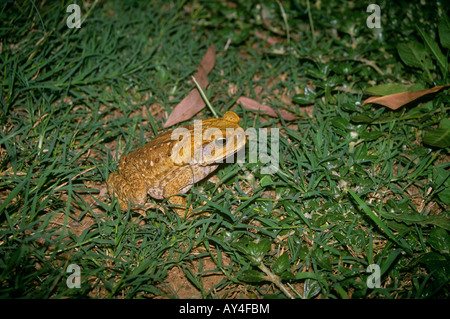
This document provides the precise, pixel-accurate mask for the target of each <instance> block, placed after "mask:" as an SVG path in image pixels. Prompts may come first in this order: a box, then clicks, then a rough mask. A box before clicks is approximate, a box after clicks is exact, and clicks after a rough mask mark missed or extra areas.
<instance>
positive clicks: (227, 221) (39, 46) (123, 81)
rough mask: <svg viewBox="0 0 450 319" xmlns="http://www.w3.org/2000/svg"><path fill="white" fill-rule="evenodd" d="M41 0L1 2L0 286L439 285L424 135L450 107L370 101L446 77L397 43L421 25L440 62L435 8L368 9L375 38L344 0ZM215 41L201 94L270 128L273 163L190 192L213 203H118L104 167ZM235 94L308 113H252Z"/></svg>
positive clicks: (303, 288)
mask: <svg viewBox="0 0 450 319" xmlns="http://www.w3.org/2000/svg"><path fill="white" fill-rule="evenodd" d="M34 3H35V6H33V5H32V2H30V1H23V2H14V3H2V4H0V15H1V21H2V23H1V25H0V34H1V36H0V39H2V40H1V54H0V59H1V63H0V65H1V70H0V80H1V86H0V90H1V101H0V102H1V106H0V110H1V119H0V121H1V130H0V146H1V154H0V155H1V157H0V172H1V175H0V178H1V179H0V296H1V297H2V298H7V297H9V298H19V297H31V298H62V297H70V298H78V297H79V298H85V297H93V298H142V297H144V298H145V297H150V298H154V297H165V298H174V297H185V296H189V297H196V298H239V297H244V298H290V297H293V298H343V299H345V298H448V295H449V285H448V282H449V275H450V269H449V266H448V265H449V258H450V255H449V247H450V236H449V233H448V232H449V230H450V226H449V209H448V208H449V195H448V193H449V191H450V187H449V185H450V182H449V178H448V176H449V173H448V168H449V157H448V150H449V148H448V147H433V148H430V147H429V146H428V145H425V144H424V143H422V138H423V137H424V135H425V134H426V133H427V132H429V131H431V130H433V129H435V128H437V127H438V125H439V123H441V122H442V119H447V118H448V117H449V116H448V111H449V108H448V105H449V102H450V98H449V95H448V92H445V91H443V92H440V93H438V94H436V95H434V96H432V97H429V98H428V99H425V100H422V101H419V102H416V103H413V104H412V105H409V106H407V107H406V108H401V109H399V110H398V111H395V112H394V111H389V110H388V109H387V108H384V107H381V106H376V105H366V106H363V105H362V101H364V99H365V97H366V96H365V95H364V92H365V90H366V89H367V88H370V87H372V86H375V85H379V84H389V83H393V84H397V85H398V84H402V85H404V86H413V85H414V86H415V88H417V89H421V88H428V87H432V86H436V85H444V84H448V83H449V76H448V72H445V66H447V68H448V62H447V65H446V64H445V62H446V61H445V60H442V55H440V54H438V53H436V51H435V49H436V47H435V46H433V45H431V46H430V47H431V48H432V49H433V50H427V51H424V52H426V59H427V62H426V63H425V62H423V63H422V64H423V67H424V68H426V71H427V72H424V70H422V69H421V67H422V64H420V65H419V67H411V66H408V65H406V64H405V61H402V59H401V57H400V56H399V54H398V52H397V45H398V44H399V43H409V42H411V41H417V42H419V43H421V44H422V46H423V48H424V50H426V49H425V48H427V46H426V45H427V43H429V42H430V39H431V41H435V42H436V43H438V44H439V49H440V50H441V51H442V52H443V56H444V57H445V58H446V59H447V60H448V56H449V52H450V51H449V49H448V48H446V47H445V46H442V43H441V42H440V41H439V38H438V24H439V23H443V22H441V21H445V20H443V19H444V17H449V15H448V9H447V8H444V7H443V6H442V5H441V6H438V5H436V4H431V3H427V4H425V5H424V6H420V5H419V4H412V3H409V2H406V1H404V2H400V3H397V4H395V5H394V4H390V5H387V4H385V3H380V7H381V13H382V26H383V31H382V36H379V34H378V33H377V32H376V31H374V30H371V29H368V28H367V27H366V24H365V21H366V18H367V16H368V15H369V13H367V12H366V4H364V5H359V4H356V3H353V6H354V7H349V6H348V5H347V2H345V1H344V2H342V3H336V2H333V1H321V2H314V1H292V2H289V3H288V2H286V3H285V2H284V1H283V2H280V3H277V2H275V1H274V2H273V3H269V4H264V3H263V2H258V1H243V2H242V1H239V2H236V4H235V5H234V6H232V5H226V4H225V2H223V3H219V2H209V1H208V2H197V1H195V2H192V3H188V2H164V4H161V3H159V2H152V3H149V4H141V2H139V1H122V2H121V1H98V2H94V1H92V2H88V1H83V2H81V4H80V5H81V12H82V17H83V16H84V15H85V14H86V13H87V12H88V11H89V15H88V16H87V18H86V21H84V23H83V24H82V26H81V28H80V29H69V28H68V27H67V25H66V19H67V17H68V15H69V14H68V13H66V8H67V6H68V5H69V4H70V3H71V2H70V1H67V2H64V1H62V2H60V3H57V2H51V4H50V3H47V2H46V3H45V4H44V5H41V2H39V1H35V2H34ZM94 3H95V6H93V7H92V5H93V4H94ZM281 3H283V4H282V5H281ZM319 3H320V5H319ZM280 5H281V7H280ZM446 10H447V11H446ZM262 11H263V13H262ZM282 12H285V14H286V15H285V16H283V14H282ZM217 26H220V28H217ZM311 30H314V32H312V31H311ZM418 30H420V31H418ZM257 31H258V32H259V33H261V34H263V33H265V34H266V35H267V36H271V37H274V39H276V40H277V41H278V42H277V43H276V44H275V45H273V46H270V45H268V44H267V43H266V41H265V40H264V39H261V38H260V37H258V36H256V32H257ZM424 33H425V34H427V35H429V37H425V39H424V38H423V34H424ZM430 37H431V38H430ZM229 39H231V43H229V45H228V47H227V50H224V48H225V47H226V45H227V41H228V40H229ZM211 43H214V45H215V46H216V49H217V56H216V65H215V67H214V69H213V70H212V72H211V73H210V75H209V77H208V78H209V81H210V86H209V87H208V89H207V90H206V91H205V93H206V95H207V97H208V99H209V100H210V101H211V103H212V105H213V107H214V108H215V110H216V111H217V112H218V113H220V114H223V113H224V112H225V111H226V110H228V109H232V110H234V111H236V112H237V113H238V114H239V115H240V116H241V118H242V121H241V124H242V126H243V127H244V128H245V129H246V128H256V129H259V128H279V129H280V163H279V166H280V169H279V170H278V171H277V172H276V173H274V174H272V175H267V174H265V175H264V174H261V168H262V167H263V166H264V164H263V163H261V162H258V163H249V161H248V158H247V161H246V162H245V163H244V164H243V165H242V166H239V165H237V164H229V165H223V166H222V167H221V168H220V170H219V171H218V172H217V175H218V177H219V178H221V179H222V181H223V184H222V185H221V186H216V185H214V184H212V183H208V182H205V183H200V184H198V185H196V186H195V187H194V188H193V189H192V190H191V191H190V192H189V194H188V195H187V196H188V200H190V201H191V202H192V203H193V205H194V207H200V206H201V204H203V203H204V206H202V208H201V210H204V211H207V212H209V213H211V214H210V215H207V216H201V217H198V218H194V219H191V220H188V221H183V220H180V219H179V218H178V216H177V215H176V214H174V213H173V212H172V211H170V210H168V209H166V214H161V213H160V212H159V211H155V210H151V211H149V212H148V216H147V217H146V218H143V217H141V216H140V215H138V214H136V213H133V212H127V213H125V214H124V213H121V212H120V211H119V209H118V205H117V203H116V202H115V201H113V202H112V203H111V200H110V198H109V196H108V195H107V194H106V189H105V181H106V179H107V177H108V174H109V173H110V172H112V171H115V170H116V167H117V166H116V165H117V161H118V157H119V154H122V153H126V152H128V151H131V150H133V149H135V148H136V147H139V146H141V145H143V144H145V143H146V142H147V141H148V140H150V139H151V138H152V137H153V136H154V135H155V133H157V132H158V130H159V129H160V128H162V126H163V124H164V121H165V119H166V115H165V112H167V114H170V112H171V110H172V109H173V108H174V106H175V105H176V104H177V103H178V102H180V101H181V100H182V99H183V98H184V97H185V96H186V95H187V94H188V92H189V91H190V90H191V89H192V88H193V87H194V86H193V84H192V82H191V81H190V77H191V76H192V74H193V73H194V72H195V69H196V67H197V65H198V63H199V62H200V60H201V58H202V56H203V54H204V53H205V51H206V49H207V48H208V47H209V45H210V44H211ZM433 52H434V53H433ZM433 54H435V55H433ZM430 76H431V79H430ZM307 87H308V88H310V90H311V91H310V92H309V94H305V92H303V90H304V89H305V88H307ZM306 93H308V92H306ZM241 95H242V96H247V97H249V98H254V99H258V100H261V101H263V102H264V103H266V104H269V105H271V106H272V107H274V108H286V109H288V110H290V111H291V112H293V113H295V114H298V115H300V116H301V117H300V119H299V120H297V121H293V122H285V121H283V120H280V119H274V118H269V117H266V116H264V115H262V114H260V115H257V114H255V113H254V112H251V111H249V110H245V109H243V108H242V107H241V106H240V105H236V104H235V101H236V99H237V98H238V97H239V96H241ZM290 100H292V102H290ZM309 105H313V108H312V116H307V115H304V112H303V109H304V106H309ZM310 109H311V108H310ZM198 117H199V118H209V117H211V113H210V112H209V110H208V109H204V110H203V111H202V112H201V113H200V114H199V116H198ZM269 137H270V135H269ZM247 156H248V152H247ZM69 264H77V265H79V266H80V268H81V275H82V277H81V288H79V289H77V288H73V289H69V288H68V287H67V283H66V280H67V278H68V277H69V275H70V273H67V272H66V269H67V267H68V265H69ZM371 264H377V265H379V267H380V273H381V287H380V288H373V289H372V288H369V287H368V286H367V284H366V282H367V279H368V277H369V276H370V275H371V273H370V272H368V271H367V267H368V266H369V265H371ZM177 271H178V274H181V275H180V276H178V277H177V276H176V274H177ZM186 287H191V288H195V289H194V290H191V294H190V295H187V294H186V290H185V288H186ZM192 291H196V293H194V294H192Z"/></svg>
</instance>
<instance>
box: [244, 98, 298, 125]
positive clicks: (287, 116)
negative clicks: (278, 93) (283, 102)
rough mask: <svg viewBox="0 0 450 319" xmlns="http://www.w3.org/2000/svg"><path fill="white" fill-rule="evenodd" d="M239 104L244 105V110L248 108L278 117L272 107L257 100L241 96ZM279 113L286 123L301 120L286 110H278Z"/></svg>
mask: <svg viewBox="0 0 450 319" xmlns="http://www.w3.org/2000/svg"><path fill="white" fill-rule="evenodd" d="M237 102H238V103H241V105H242V106H243V107H244V108H246V109H249V110H259V111H261V112H263V113H265V114H267V115H269V116H272V117H278V113H277V112H276V111H275V110H274V109H273V108H272V107H270V106H268V105H264V104H261V103H259V102H257V101H255V100H252V99H250V98H248V97H245V96H241V97H240V98H239V99H238V100H237ZM278 111H279V112H280V115H281V117H282V118H283V119H284V120H286V121H293V120H297V119H299V117H298V116H296V115H294V114H292V113H289V112H288V111H286V110H283V109H280V110H278Z"/></svg>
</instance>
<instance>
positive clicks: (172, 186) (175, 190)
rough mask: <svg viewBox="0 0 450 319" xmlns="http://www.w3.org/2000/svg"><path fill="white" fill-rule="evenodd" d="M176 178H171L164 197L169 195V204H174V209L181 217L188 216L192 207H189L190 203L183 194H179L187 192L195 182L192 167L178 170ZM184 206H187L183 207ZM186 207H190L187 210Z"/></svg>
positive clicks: (164, 191) (165, 188)
mask: <svg viewBox="0 0 450 319" xmlns="http://www.w3.org/2000/svg"><path fill="white" fill-rule="evenodd" d="M178 173H179V174H178V175H176V176H175V177H174V178H171V179H170V181H169V182H168V183H167V184H166V186H165V187H164V190H163V196H164V198H167V197H169V199H168V200H167V201H168V203H169V204H171V205H174V207H172V210H173V211H174V212H175V213H177V214H178V216H180V218H184V217H185V216H188V215H189V214H190V212H191V211H192V207H188V203H187V201H186V199H184V197H183V196H180V195H177V194H180V193H186V192H187V191H188V190H189V189H190V188H191V187H192V184H193V181H194V175H193V173H192V169H191V168H187V169H184V170H182V172H178ZM180 206H183V207H185V208H182V207H180ZM186 208H187V209H188V210H187V212H186Z"/></svg>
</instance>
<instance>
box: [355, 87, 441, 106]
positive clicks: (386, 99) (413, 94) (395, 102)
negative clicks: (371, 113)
mask: <svg viewBox="0 0 450 319" xmlns="http://www.w3.org/2000/svg"><path fill="white" fill-rule="evenodd" d="M448 87H450V84H447V85H441V86H435V87H433V88H431V89H425V90H418V91H407V92H402V93H395V94H389V95H385V96H371V97H369V98H368V99H367V100H365V101H364V102H363V105H366V104H368V103H375V104H380V105H384V106H386V107H388V108H390V109H392V110H396V109H398V108H400V107H402V106H403V105H405V104H408V103H410V102H412V101H414V100H417V99H418V98H420V97H422V96H425V95H427V94H431V93H436V92H438V91H440V90H442V89H445V88H448Z"/></svg>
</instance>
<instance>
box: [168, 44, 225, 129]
mask: <svg viewBox="0 0 450 319" xmlns="http://www.w3.org/2000/svg"><path fill="white" fill-rule="evenodd" d="M215 63H216V48H215V47H214V44H211V46H210V47H209V49H208V51H206V53H205V55H204V56H203V58H202V61H201V63H200V65H199V66H198V67H197V72H195V74H194V78H195V80H196V81H197V82H198V84H200V86H201V87H202V88H206V87H207V86H208V84H209V82H208V73H209V72H210V71H211V70H212V68H213V67H214V64H215ZM205 106H206V104H205V102H204V101H203V99H202V97H201V95H200V93H199V92H198V90H197V88H195V89H193V90H191V92H189V94H188V95H187V96H186V97H185V98H184V99H183V100H182V101H181V102H180V103H178V105H177V106H176V107H175V108H174V109H173V111H172V113H170V116H169V118H168V119H167V121H166V123H165V124H164V127H165V128H166V127H169V126H172V125H174V124H176V123H179V122H183V121H186V120H189V119H190V118H192V117H193V116H194V115H195V114H197V113H198V112H199V111H201V110H202V109H203V108H204V107H205Z"/></svg>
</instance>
